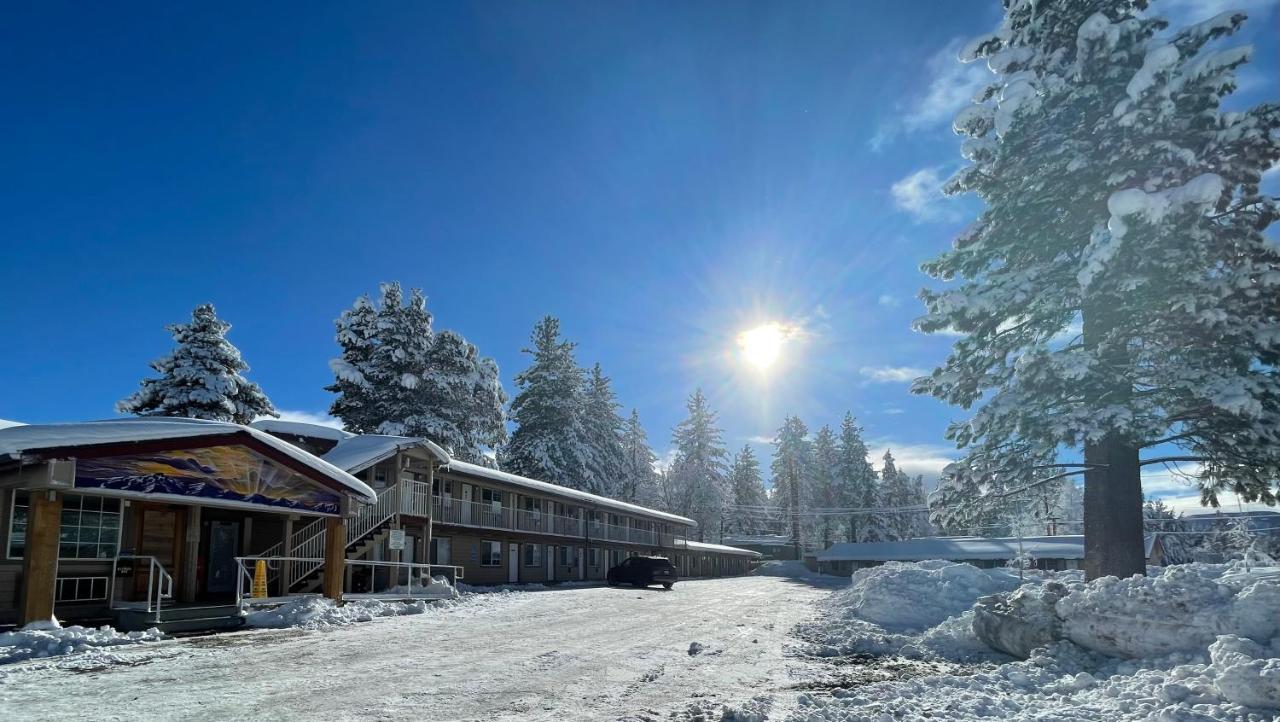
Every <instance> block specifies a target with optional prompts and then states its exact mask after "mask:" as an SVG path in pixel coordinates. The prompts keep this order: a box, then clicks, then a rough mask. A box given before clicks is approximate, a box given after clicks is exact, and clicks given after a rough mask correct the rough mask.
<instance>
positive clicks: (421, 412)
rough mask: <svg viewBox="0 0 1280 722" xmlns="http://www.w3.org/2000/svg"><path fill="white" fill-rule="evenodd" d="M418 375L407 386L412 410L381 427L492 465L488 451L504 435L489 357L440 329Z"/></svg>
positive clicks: (502, 401) (503, 397) (501, 394)
mask: <svg viewBox="0 0 1280 722" xmlns="http://www.w3.org/2000/svg"><path fill="white" fill-rule="evenodd" d="M418 378H419V380H418V382H417V384H416V385H415V387H414V388H413V389H412V391H414V394H413V396H412V400H413V402H414V404H413V406H412V407H411V409H412V410H413V411H414V412H413V413H410V414H409V415H408V416H407V417H405V418H404V419H403V420H401V421H399V422H396V423H394V424H392V423H384V424H383V425H382V428H383V429H395V430H396V431H397V432H398V433H399V434H401V435H405V436H423V437H426V438H429V439H431V440H432V441H435V442H436V443H438V444H440V445H441V446H443V447H444V448H445V449H446V450H447V451H448V452H449V454H450V456H452V457H453V458H456V459H459V460H461V461H469V462H471V463H473V464H483V465H486V466H492V465H494V463H495V462H494V459H493V458H492V456H491V454H492V453H493V452H494V450H496V449H497V448H498V447H499V446H501V445H502V443H503V442H504V441H506V438H507V429H506V423H505V420H506V417H505V413H504V411H503V409H504V407H505V406H506V403H507V394H506V392H505V391H503V390H502V384H501V382H499V380H498V365H497V364H496V363H494V361H493V359H489V358H482V357H481V356H480V352H479V350H478V349H477V348H476V347H475V345H473V344H472V343H470V342H468V341H467V340H466V339H465V338H463V337H462V336H461V335H460V334H458V333H456V332H454V331H447V330H446V331H441V332H439V333H437V334H435V338H434V340H433V341H432V344H431V348H430V349H429V350H428V351H427V361H426V369H425V371H424V372H422V373H421V374H420V375H418Z"/></svg>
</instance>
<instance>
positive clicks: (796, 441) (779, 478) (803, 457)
mask: <svg viewBox="0 0 1280 722" xmlns="http://www.w3.org/2000/svg"><path fill="white" fill-rule="evenodd" d="M808 435H809V429H808V427H806V426H805V425H804V422H803V421H801V420H800V418H799V417H796V416H788V417H787V418H786V419H784V420H783V422H782V426H781V428H779V429H778V434H777V435H776V436H775V437H774V439H773V464H772V465H771V467H770V473H771V474H772V476H773V489H774V502H775V503H776V504H777V506H778V510H779V511H780V512H781V515H782V518H783V519H784V520H785V521H786V523H787V525H788V526H789V527H790V530H791V544H792V546H793V547H794V549H795V553H796V558H797V559H800V558H802V554H803V551H804V544H805V539H804V526H805V517H804V511H805V509H806V508H807V507H808V499H809V483H810V479H809V474H810V472H811V471H812V468H813V461H812V459H813V447H812V445H811V444H810V443H809V439H808V438H807V437H808Z"/></svg>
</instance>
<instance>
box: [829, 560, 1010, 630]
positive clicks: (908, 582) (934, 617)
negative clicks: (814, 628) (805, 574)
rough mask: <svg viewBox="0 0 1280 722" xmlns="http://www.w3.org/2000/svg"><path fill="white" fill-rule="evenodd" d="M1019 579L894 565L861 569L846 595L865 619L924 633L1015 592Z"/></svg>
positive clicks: (945, 566) (946, 565)
mask: <svg viewBox="0 0 1280 722" xmlns="http://www.w3.org/2000/svg"><path fill="white" fill-rule="evenodd" d="M1017 587H1018V576H1017V575H1016V574H1012V573H1010V572H1007V571H1004V570H1003V569H978V568H977V567H974V566H972V565H969V564H960V563H956V562H944V561H936V560H935V561H924V562H889V563H887V564H884V565H882V566H878V567H871V568H869V569H859V570H858V571H856V572H854V573H853V584H852V585H851V586H850V587H849V589H847V590H845V591H843V592H840V593H839V594H840V595H841V596H842V597H843V599H842V602H843V603H844V604H845V605H846V606H847V607H849V608H850V610H851V611H852V612H853V613H854V614H856V615H857V616H858V617H859V618H861V619H865V620H867V621H870V622H875V623H876V624H879V625H880V626H882V627H885V628H893V629H900V630H915V631H919V630H924V629H928V628H929V627H934V626H937V625H939V624H941V623H942V622H943V621H945V620H947V619H948V618H950V617H955V616H958V615H960V614H964V613H965V612H967V611H968V610H969V608H970V607H972V606H973V604H974V602H976V601H978V597H981V596H985V595H987V594H993V593H995V592H1008V591H1013V590H1014V589H1016V588H1017Z"/></svg>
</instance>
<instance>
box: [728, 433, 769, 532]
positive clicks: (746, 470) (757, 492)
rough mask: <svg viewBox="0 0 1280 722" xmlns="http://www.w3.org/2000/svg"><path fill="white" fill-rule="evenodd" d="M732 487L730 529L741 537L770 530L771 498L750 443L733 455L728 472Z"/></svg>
mask: <svg viewBox="0 0 1280 722" xmlns="http://www.w3.org/2000/svg"><path fill="white" fill-rule="evenodd" d="M729 484H730V487H731V488H732V489H733V505H734V513H733V515H732V519H733V522H732V525H731V527H730V528H731V529H733V530H734V531H735V532H737V533H739V534H759V533H761V532H763V531H764V530H765V529H766V528H767V527H766V525H767V516H768V511H767V510H766V508H765V507H766V504H767V503H768V495H767V494H766V493H765V490H764V479H763V478H762V477H761V476H760V461H759V460H757V459H756V453H755V452H754V451H752V450H751V445H750V444H743V446H742V450H741V451H739V452H738V453H737V454H734V456H733V465H732V466H731V467H730V470H729Z"/></svg>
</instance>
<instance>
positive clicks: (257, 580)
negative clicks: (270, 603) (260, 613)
mask: <svg viewBox="0 0 1280 722" xmlns="http://www.w3.org/2000/svg"><path fill="white" fill-rule="evenodd" d="M252 596H253V598H254V599H266V598H267V561H266V560H265V559H259V560H258V563H257V564H254V565H253V594H252Z"/></svg>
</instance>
